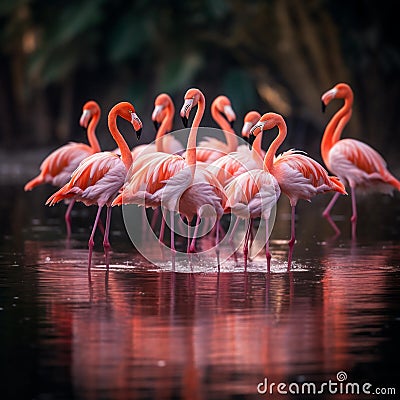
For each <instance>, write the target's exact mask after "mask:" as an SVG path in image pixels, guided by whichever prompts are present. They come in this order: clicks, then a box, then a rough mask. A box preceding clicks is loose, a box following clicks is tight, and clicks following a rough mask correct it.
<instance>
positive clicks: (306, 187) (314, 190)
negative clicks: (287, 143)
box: [273, 150, 346, 205]
mask: <svg viewBox="0 0 400 400" xmlns="http://www.w3.org/2000/svg"><path fill="white" fill-rule="evenodd" d="M273 173H274V175H275V177H276V178H277V180H278V182H279V185H280V187H281V189H282V191H283V192H284V193H285V194H286V195H287V196H288V197H289V199H290V201H291V204H292V205H294V204H296V202H297V200H298V199H304V200H310V199H311V198H312V197H314V196H315V195H317V194H319V193H325V192H329V191H338V192H340V193H342V194H346V190H345V188H344V185H343V184H342V183H341V182H340V180H339V179H338V178H337V177H332V176H329V175H328V172H327V171H326V169H325V168H324V167H323V166H322V165H321V164H319V163H318V162H317V161H315V160H313V159H312V158H311V157H308V156H307V155H306V154H305V153H304V152H301V151H296V150H289V151H286V152H284V153H282V154H280V155H279V156H278V157H277V158H276V160H275V161H274V166H273Z"/></svg>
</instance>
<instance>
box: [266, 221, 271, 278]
mask: <svg viewBox="0 0 400 400" xmlns="http://www.w3.org/2000/svg"><path fill="white" fill-rule="evenodd" d="M268 222H269V221H268V219H265V235H266V236H265V237H266V242H265V257H266V259H267V271H268V272H270V271H271V257H272V256H271V253H270V251H269V225H268Z"/></svg>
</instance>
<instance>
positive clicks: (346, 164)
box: [321, 83, 400, 239]
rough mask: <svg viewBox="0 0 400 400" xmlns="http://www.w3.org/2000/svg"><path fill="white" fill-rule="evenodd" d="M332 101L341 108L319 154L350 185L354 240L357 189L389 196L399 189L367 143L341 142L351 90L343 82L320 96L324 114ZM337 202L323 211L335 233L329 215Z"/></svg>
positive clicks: (336, 228)
mask: <svg viewBox="0 0 400 400" xmlns="http://www.w3.org/2000/svg"><path fill="white" fill-rule="evenodd" d="M333 99H343V100H344V104H343V106H342V107H341V108H340V109H339V110H338V111H337V112H336V113H335V114H334V115H333V117H332V118H331V120H330V121H329V123H328V124H327V126H326V128H325V132H324V135H323V137H322V141H321V155H322V159H323V160H324V163H325V165H326V166H327V168H328V169H329V170H330V171H331V172H332V173H334V174H336V175H337V176H338V177H339V178H340V179H341V180H342V181H343V182H344V183H345V184H347V185H349V186H350V189H351V200H352V216H351V227H352V229H351V232H352V238H353V239H355V238H356V229H357V202H356V190H361V191H364V192H372V191H377V192H382V193H388V194H392V193H393V190H394V189H397V190H400V181H399V180H398V179H396V178H395V177H394V176H393V175H392V174H391V173H390V172H389V171H388V169H387V166H386V162H385V160H384V159H383V157H382V156H381V155H380V154H379V153H378V152H377V151H376V150H374V149H373V148H372V147H371V146H369V145H368V144H366V143H364V142H361V141H359V140H356V139H350V138H346V139H341V135H342V132H343V129H344V128H345V126H346V125H347V123H348V121H349V120H350V118H351V115H352V106H353V99H354V95H353V91H352V89H351V87H350V86H349V85H347V84H346V83H338V84H337V85H335V86H334V87H333V88H332V89H330V90H328V91H326V92H325V93H324V94H323V95H322V97H321V100H322V105H323V111H324V110H325V107H326V106H327V105H328V104H329V103H330V102H331V101H332V100H333ZM336 200H337V196H336V195H335V196H334V197H333V198H332V200H331V201H330V203H329V204H328V206H327V207H326V208H325V210H324V212H323V216H324V217H325V218H326V219H327V220H328V222H329V223H330V225H331V226H332V228H333V229H334V230H335V232H336V234H340V230H339V228H338V227H337V225H336V224H335V222H334V221H333V220H332V218H331V216H330V212H331V210H332V208H333V206H334V204H335V202H336Z"/></svg>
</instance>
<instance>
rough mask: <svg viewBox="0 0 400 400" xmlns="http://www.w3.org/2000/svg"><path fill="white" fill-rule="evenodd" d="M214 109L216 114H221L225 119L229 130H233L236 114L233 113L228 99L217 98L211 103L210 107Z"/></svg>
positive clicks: (224, 97) (223, 97)
mask: <svg viewBox="0 0 400 400" xmlns="http://www.w3.org/2000/svg"><path fill="white" fill-rule="evenodd" d="M213 106H214V107H215V108H216V109H217V111H218V112H220V113H221V114H223V115H224V116H225V118H226V119H227V120H228V122H229V123H230V125H231V128H233V124H234V123H235V121H236V114H235V112H234V111H233V108H232V104H231V102H230V100H229V99H228V97H226V96H218V97H216V98H215V100H214V101H213V104H212V105H211V107H213Z"/></svg>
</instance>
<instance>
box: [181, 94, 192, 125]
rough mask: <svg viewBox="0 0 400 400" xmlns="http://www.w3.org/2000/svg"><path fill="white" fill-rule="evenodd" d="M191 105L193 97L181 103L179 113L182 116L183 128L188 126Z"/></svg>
mask: <svg viewBox="0 0 400 400" xmlns="http://www.w3.org/2000/svg"><path fill="white" fill-rule="evenodd" d="M192 107H193V99H185V102H184V103H183V106H182V108H181V113H180V114H181V118H182V123H183V126H184V127H185V128H187V127H188V122H189V114H190V110H191V109H192Z"/></svg>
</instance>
